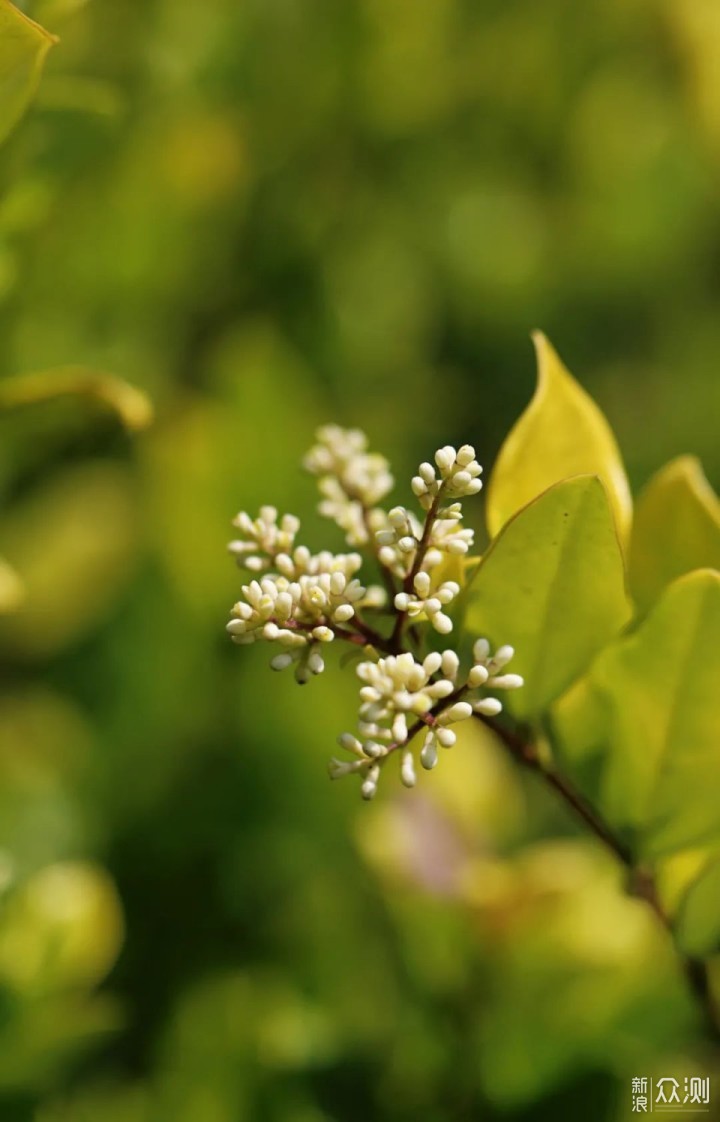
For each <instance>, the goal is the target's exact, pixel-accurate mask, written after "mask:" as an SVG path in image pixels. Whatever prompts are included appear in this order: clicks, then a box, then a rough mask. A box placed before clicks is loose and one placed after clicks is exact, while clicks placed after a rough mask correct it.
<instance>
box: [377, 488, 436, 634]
mask: <svg viewBox="0 0 720 1122" xmlns="http://www.w3.org/2000/svg"><path fill="white" fill-rule="evenodd" d="M444 487H445V484H444V483H442V484H441V485H440V489H439V490H438V493H437V495H436V496H435V498H434V499H433V501H432V505H431V506H430V508H429V509H428V512H427V514H426V515H425V525H424V526H423V531H422V535H421V537H420V541H419V542H418V545H417V549H416V550H415V557H414V559H413V563H412V565H411V567H410V571H409V572H408V574H407V576H406V577H405V579H404V581H403V591H405V592H408V593H412V591H413V587H414V584H413V582H414V580H415V577H416V576H417V575H418V573H419V572H420V569H421V567H422V563H423V561H424V560H425V554H426V553H427V549H428V546H429V545H430V537H431V534H432V528H433V526H434V524H435V519H436V518H437V513H438V510H439V508H440V500H441V498H442V494H443V490H444ZM406 619H407V612H398V614H397V618H396V620H395V627H394V629H393V633H392V636H391V637H390V642H391V643H392V644H393V645H394V648H395V650H396V651H397V652H398V653H399V651H400V648H401V644H402V633H403V628H404V627H405V621H406Z"/></svg>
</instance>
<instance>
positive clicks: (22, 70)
mask: <svg viewBox="0 0 720 1122" xmlns="http://www.w3.org/2000/svg"><path fill="white" fill-rule="evenodd" d="M56 41H57V40H56V39H55V36H54V35H50V33H49V32H47V31H45V29H44V28H43V27H41V26H40V24H38V23H34V22H33V20H31V19H28V17H27V16H25V15H23V13H22V12H20V11H18V9H17V8H16V7H15V6H14V4H11V3H9V0H0V142H1V141H3V140H4V139H5V137H6V136H7V135H8V133H9V132H10V130H11V129H12V128H13V126H14V125H15V124H16V122H17V121H18V120H19V118H20V117H21V116H22V114H23V113H24V111H25V109H26V107H27V104H28V102H29V101H30V99H31V97H32V96H33V94H34V93H35V90H36V88H37V84H38V82H39V80H40V73H41V71H42V67H43V62H44V61H45V55H46V54H47V52H48V50H49V49H50V47H51V46H52V44H53V43H55V42H56Z"/></svg>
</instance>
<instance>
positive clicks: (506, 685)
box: [487, 674, 525, 690]
mask: <svg viewBox="0 0 720 1122" xmlns="http://www.w3.org/2000/svg"><path fill="white" fill-rule="evenodd" d="M487 684H488V686H492V688H493V689H496V690H519V689H520V687H521V686H524V685H525V681H524V679H523V678H522V677H521V675H520V674H502V675H501V676H500V677H499V678H488V682H487Z"/></svg>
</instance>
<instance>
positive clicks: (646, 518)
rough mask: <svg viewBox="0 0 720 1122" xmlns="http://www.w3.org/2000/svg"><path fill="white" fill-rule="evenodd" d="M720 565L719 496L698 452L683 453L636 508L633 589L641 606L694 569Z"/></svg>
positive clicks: (651, 484)
mask: <svg viewBox="0 0 720 1122" xmlns="http://www.w3.org/2000/svg"><path fill="white" fill-rule="evenodd" d="M701 568H709V569H720V501H719V500H718V497H717V495H716V494H715V492H714V491H713V489H712V487H711V486H710V484H709V483H708V481H707V479H706V478H705V475H704V473H703V470H702V467H701V466H700V462H699V461H698V460H697V459H696V458H695V456H679V457H678V459H676V460H672V461H671V462H670V463H669V464H666V465H665V467H663V468H662V469H661V470H660V471H659V472H658V473H657V475H655V476H653V478H652V479H651V480H650V482H649V483H648V485H647V487H646V488H645V490H644V491H643V492H642V494H641V495H640V497H639V499H638V502H637V507H636V510H635V520H634V523H633V532H632V540H631V547H630V589H631V591H632V594H633V596H634V598H635V600H636V602H637V604H638V607H639V608H640V610H641V611H645V610H646V609H647V608H649V607H650V606H651V605H652V604H653V603H654V602H655V600H656V599H657V597H658V596H659V595H660V593H661V592H662V590H663V588H665V586H666V585H667V584H669V583H670V581H672V580H675V578H676V577H680V576H682V575H683V573H688V572H690V571H691V570H692V569H701Z"/></svg>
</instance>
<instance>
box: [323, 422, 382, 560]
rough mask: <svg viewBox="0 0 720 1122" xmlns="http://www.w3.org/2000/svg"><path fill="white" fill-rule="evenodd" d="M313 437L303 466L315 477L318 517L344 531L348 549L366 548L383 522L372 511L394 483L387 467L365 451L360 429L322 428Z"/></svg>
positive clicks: (363, 437) (330, 426)
mask: <svg viewBox="0 0 720 1122" xmlns="http://www.w3.org/2000/svg"><path fill="white" fill-rule="evenodd" d="M316 437H317V444H315V445H313V447H312V448H311V449H310V451H309V452H308V454H307V455H306V457H305V459H304V461H303V466H304V467H305V468H306V469H307V470H308V471H309V472H311V473H312V474H313V475H317V476H318V488H319V490H320V494H321V495H322V501H321V503H320V507H319V510H320V513H321V514H322V515H323V516H324V517H325V518H331V519H332V520H333V521H334V522H336V523H337V525H338V526H339V527H340V528H341V530H344V531H345V534H346V537H347V541H348V544H349V545H356V546H357V545H365V543H366V542H367V541H368V539H369V537H370V535H371V533H373V531H374V530H375V529H376V528H377V526H378V518H380V520H382V512H376V511H375V509H374V508H375V506H376V504H377V503H379V502H380V500H381V499H384V498H385V496H386V495H387V493H388V491H391V490H392V488H393V485H394V483H395V480H394V479H393V477H392V475H391V474H390V469H389V464H388V462H387V460H386V459H385V457H384V456H381V455H379V454H378V453H377V452H368V451H366V449H367V437H366V436H365V433H364V432H361V431H360V430H359V429H342V428H340V426H339V425H323V427H322V428H320V429H318V431H317V433H316Z"/></svg>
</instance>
